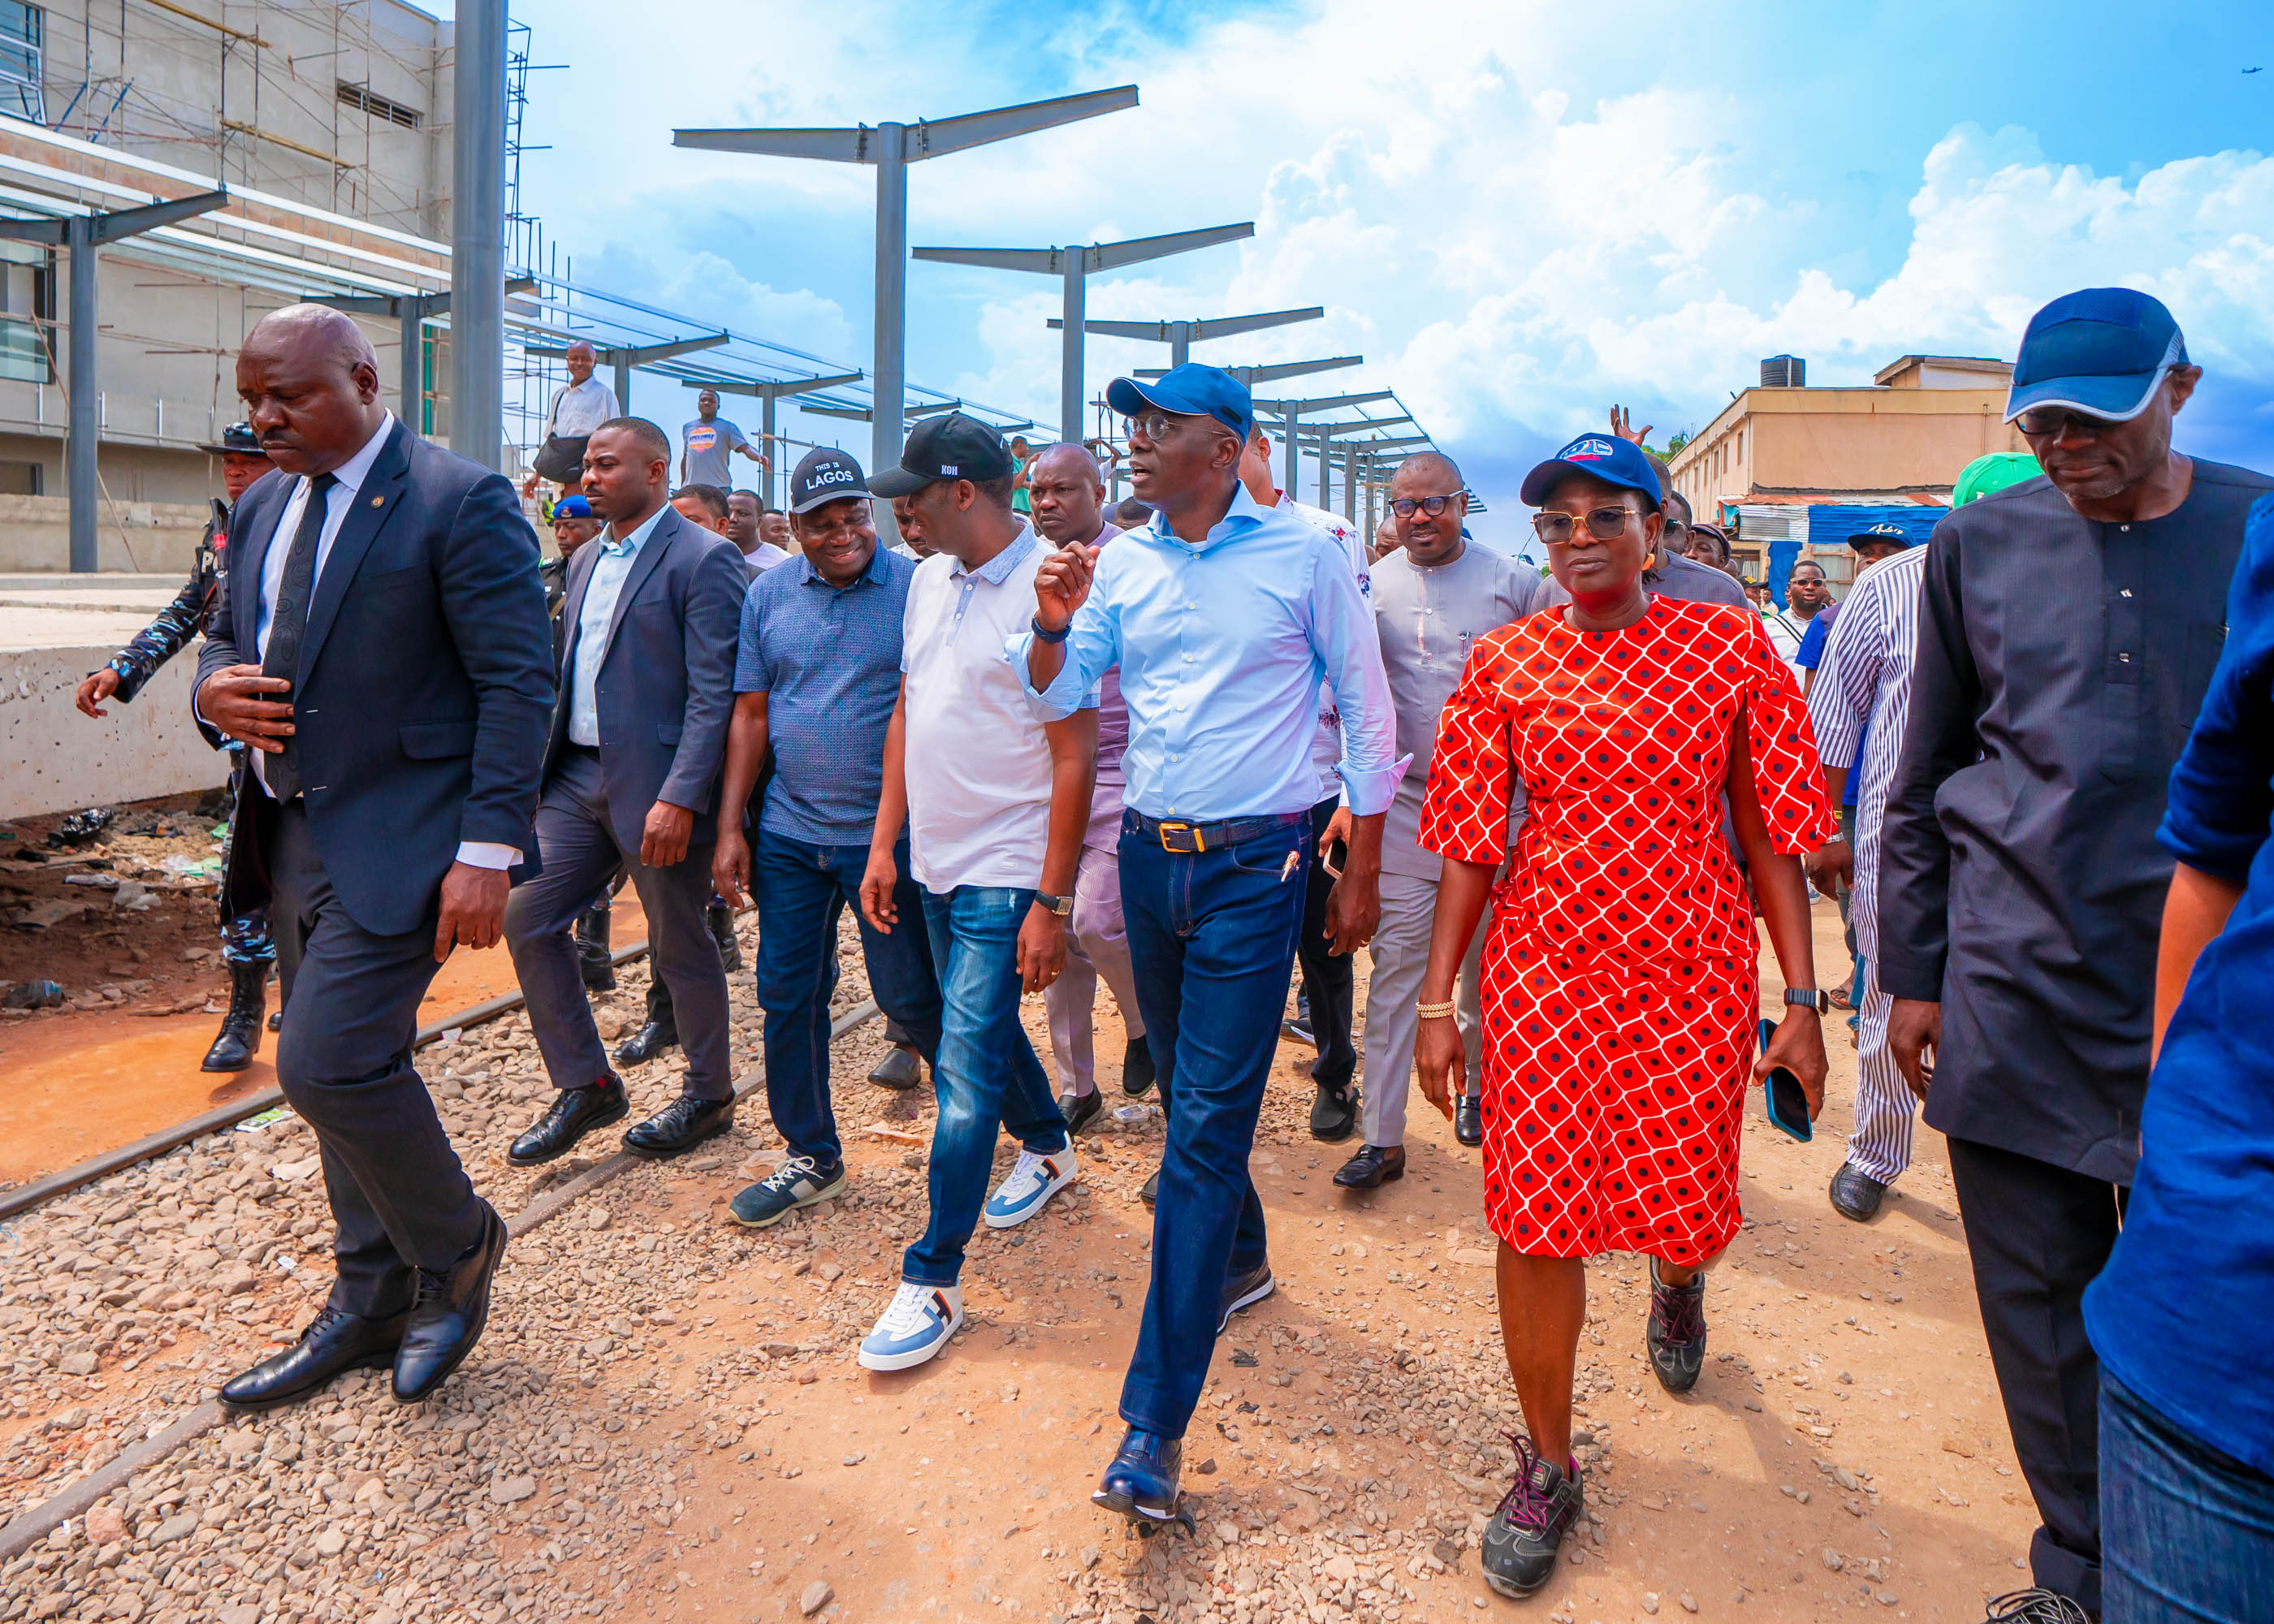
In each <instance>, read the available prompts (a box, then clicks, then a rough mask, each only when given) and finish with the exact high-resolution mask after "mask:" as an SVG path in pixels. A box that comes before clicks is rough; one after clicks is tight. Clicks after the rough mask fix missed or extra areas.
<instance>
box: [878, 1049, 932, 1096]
mask: <svg viewBox="0 0 2274 1624" xmlns="http://www.w3.org/2000/svg"><path fill="white" fill-rule="evenodd" d="M869 1080H870V1082H872V1083H874V1084H876V1085H877V1086H878V1087H880V1088H913V1087H915V1086H916V1085H917V1084H918V1083H920V1082H922V1081H923V1056H921V1055H919V1054H917V1053H916V1051H915V1049H913V1048H911V1047H909V1046H908V1045H907V1044H905V1043H902V1044H900V1045H898V1046H896V1047H894V1048H892V1049H887V1050H885V1057H884V1058H883V1059H882V1060H879V1061H878V1062H877V1069H876V1070H875V1071H871V1072H870V1073H869Z"/></svg>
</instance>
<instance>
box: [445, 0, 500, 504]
mask: <svg viewBox="0 0 2274 1624" xmlns="http://www.w3.org/2000/svg"><path fill="white" fill-rule="evenodd" d="M505 28H506V0H458V8H457V27H456V34H457V54H458V65H457V79H456V84H455V86H453V94H452V105H453V116H454V117H455V119H456V126H457V127H456V139H454V140H453V142H452V144H451V147H452V150H451V168H452V172H453V179H454V183H455V187H454V192H453V196H452V199H451V207H450V231H451V245H450V448H451V449H452V450H453V451H456V453H457V454H458V455H460V456H463V457H467V458H470V459H471V460H472V461H473V462H478V463H480V464H481V465H482V466H483V467H484V468H489V469H494V468H496V467H497V466H498V457H499V452H500V450H501V447H502V444H503V441H504V439H505V108H506V82H505Z"/></svg>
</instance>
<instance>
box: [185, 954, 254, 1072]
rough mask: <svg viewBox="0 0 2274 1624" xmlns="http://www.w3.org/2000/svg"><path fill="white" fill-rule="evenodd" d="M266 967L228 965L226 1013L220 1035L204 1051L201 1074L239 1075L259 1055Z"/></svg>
mask: <svg viewBox="0 0 2274 1624" xmlns="http://www.w3.org/2000/svg"><path fill="white" fill-rule="evenodd" d="M267 984H268V966H267V965H265V964H231V965H230V966H229V1013H227V1014H226V1015H223V1016H222V1018H221V1035H220V1036H218V1037H216V1038H215V1039H214V1041H213V1047H212V1048H211V1049H207V1050H206V1061H205V1064H204V1065H202V1066H200V1068H199V1070H200V1071H244V1070H245V1067H247V1066H249V1065H251V1064H252V1057H253V1056H255V1055H257V1054H259V1053H260V1031H261V1017H262V1016H263V1015H264V1014H265V1013H267V1006H268V996H267Z"/></svg>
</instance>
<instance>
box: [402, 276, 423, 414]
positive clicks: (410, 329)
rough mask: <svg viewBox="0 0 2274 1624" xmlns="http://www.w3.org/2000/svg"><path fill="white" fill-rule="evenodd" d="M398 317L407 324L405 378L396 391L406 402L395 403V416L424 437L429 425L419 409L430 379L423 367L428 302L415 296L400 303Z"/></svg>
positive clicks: (410, 296)
mask: <svg viewBox="0 0 2274 1624" xmlns="http://www.w3.org/2000/svg"><path fill="white" fill-rule="evenodd" d="M395 315H396V316H397V317H398V318H399V319H400V320H401V322H402V324H403V325H402V328H401V337H402V340H403V377H402V380H401V382H400V384H399V385H398V387H397V391H396V392H397V393H398V394H399V395H401V396H402V398H401V399H400V400H398V401H397V402H395V414H396V415H397V416H398V417H401V418H402V419H403V427H404V428H406V429H409V430H410V432H412V433H413V434H423V433H425V432H426V425H425V422H424V421H423V418H424V417H425V414H424V413H423V412H421V411H420V410H419V407H420V405H421V404H422V403H423V402H424V398H425V392H426V389H425V386H426V378H425V372H424V371H423V370H422V369H421V367H420V365H419V363H420V362H421V360H422V359H424V357H423V355H422V353H421V352H422V351H423V350H425V343H426V301H425V299H424V298H422V297H419V296H418V295H417V294H415V293H414V294H411V295H409V296H408V297H403V298H400V299H397V300H396V301H395Z"/></svg>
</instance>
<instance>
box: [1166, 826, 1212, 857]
mask: <svg viewBox="0 0 2274 1624" xmlns="http://www.w3.org/2000/svg"><path fill="white" fill-rule="evenodd" d="M1186 842H1189V844H1186ZM1161 849H1162V850H1163V851H1164V852H1179V853H1193V852H1205V851H1206V850H1208V842H1207V841H1205V840H1203V839H1201V831H1199V830H1197V829H1195V828H1193V826H1192V825H1191V824H1190V823H1163V824H1162V825H1161Z"/></svg>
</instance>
